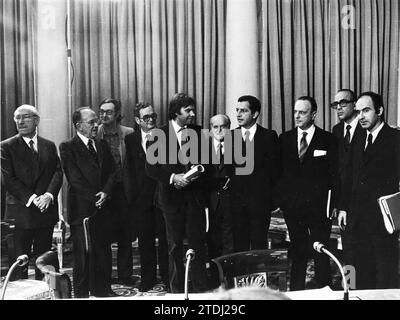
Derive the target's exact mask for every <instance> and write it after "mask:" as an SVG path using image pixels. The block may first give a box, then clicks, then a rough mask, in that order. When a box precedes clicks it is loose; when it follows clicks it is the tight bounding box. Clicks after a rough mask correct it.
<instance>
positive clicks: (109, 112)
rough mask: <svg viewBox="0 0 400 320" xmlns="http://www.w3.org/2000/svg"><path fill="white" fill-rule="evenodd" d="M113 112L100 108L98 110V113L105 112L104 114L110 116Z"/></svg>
mask: <svg viewBox="0 0 400 320" xmlns="http://www.w3.org/2000/svg"><path fill="white" fill-rule="evenodd" d="M113 113H114V111H113V110H100V111H99V114H100V115H102V114H106V115H108V116H112V115H113Z"/></svg>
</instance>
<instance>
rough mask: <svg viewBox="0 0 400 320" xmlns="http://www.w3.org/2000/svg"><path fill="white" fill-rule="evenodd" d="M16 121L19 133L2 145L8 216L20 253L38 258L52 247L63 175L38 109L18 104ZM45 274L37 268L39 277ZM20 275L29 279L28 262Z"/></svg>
mask: <svg viewBox="0 0 400 320" xmlns="http://www.w3.org/2000/svg"><path fill="white" fill-rule="evenodd" d="M14 121H15V125H16V127H17V130H18V134H17V135H15V136H13V137H11V138H9V139H7V140H4V141H2V142H1V146H0V149H1V152H0V153H1V174H2V178H3V183H4V187H5V190H6V213H5V218H6V219H13V220H14V223H15V231H14V236H15V254H16V256H20V255H22V254H28V256H29V257H32V256H34V257H37V256H39V255H41V254H42V253H44V252H46V251H48V250H50V249H51V243H52V239H53V228H54V225H55V224H56V222H57V221H58V203H57V196H58V192H59V190H60V188H61V185H62V179H63V174H62V170H61V165H60V159H59V157H58V155H57V148H56V146H55V144H54V142H52V141H50V140H47V139H45V138H43V137H41V136H39V135H38V134H37V126H38V124H39V122H40V116H39V113H38V111H37V109H36V108H35V107H33V106H31V105H26V104H24V105H22V106H20V107H18V108H17V109H16V110H15V112H14ZM32 245H33V253H32V252H31V251H32V250H31V248H32ZM42 277H43V274H42V273H41V272H40V271H39V270H38V269H35V279H37V280H41V279H42ZM16 278H25V279H26V278H28V265H26V266H24V267H22V268H19V273H18V274H17V276H16Z"/></svg>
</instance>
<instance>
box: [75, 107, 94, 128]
mask: <svg viewBox="0 0 400 320" xmlns="http://www.w3.org/2000/svg"><path fill="white" fill-rule="evenodd" d="M85 109H89V110H92V108H91V107H90V106H85V107H80V108H78V109H76V110H75V111H74V112H73V113H72V124H73V125H74V127H75V128H76V124H77V123H78V122H80V121H81V120H82V114H81V111H82V110H85Z"/></svg>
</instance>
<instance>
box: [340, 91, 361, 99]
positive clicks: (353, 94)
mask: <svg viewBox="0 0 400 320" xmlns="http://www.w3.org/2000/svg"><path fill="white" fill-rule="evenodd" d="M339 92H348V93H349V94H350V99H351V100H352V101H355V100H356V99H357V96H356V94H355V93H354V91H353V90H350V89H339V90H338V91H337V93H339Z"/></svg>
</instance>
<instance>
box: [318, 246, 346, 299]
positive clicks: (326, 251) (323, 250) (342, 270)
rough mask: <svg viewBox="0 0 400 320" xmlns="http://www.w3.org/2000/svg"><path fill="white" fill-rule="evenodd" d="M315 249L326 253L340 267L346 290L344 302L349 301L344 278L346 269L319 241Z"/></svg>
mask: <svg viewBox="0 0 400 320" xmlns="http://www.w3.org/2000/svg"><path fill="white" fill-rule="evenodd" d="M313 248H314V250H315V251H317V252H318V253H325V254H326V255H328V256H329V257H330V258H331V259H332V260H333V261H335V263H336V265H337V266H338V267H339V270H340V273H341V275H342V282H343V289H344V292H343V300H349V287H348V285H347V280H346V277H345V276H344V269H343V267H342V265H341V264H340V262H339V260H338V259H337V258H336V257H335V256H334V255H333V254H332V253H331V252H329V250H328V249H326V247H325V245H324V244H322V243H321V242H318V241H316V242H314V244H313Z"/></svg>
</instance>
